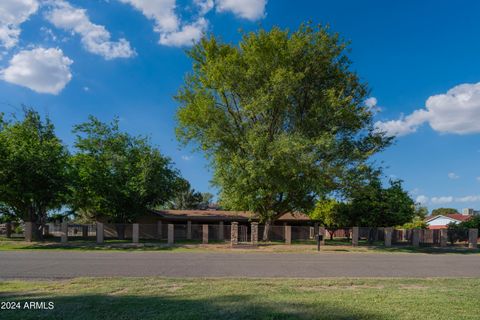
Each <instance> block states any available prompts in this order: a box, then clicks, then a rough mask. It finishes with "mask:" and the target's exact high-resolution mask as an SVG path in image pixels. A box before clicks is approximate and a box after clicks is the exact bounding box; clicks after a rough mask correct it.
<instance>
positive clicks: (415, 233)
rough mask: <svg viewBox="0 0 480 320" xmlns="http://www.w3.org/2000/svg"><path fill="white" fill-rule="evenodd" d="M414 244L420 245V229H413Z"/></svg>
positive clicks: (414, 245)
mask: <svg viewBox="0 0 480 320" xmlns="http://www.w3.org/2000/svg"><path fill="white" fill-rule="evenodd" d="M412 246H413V247H415V248H417V247H420V229H413V230H412Z"/></svg>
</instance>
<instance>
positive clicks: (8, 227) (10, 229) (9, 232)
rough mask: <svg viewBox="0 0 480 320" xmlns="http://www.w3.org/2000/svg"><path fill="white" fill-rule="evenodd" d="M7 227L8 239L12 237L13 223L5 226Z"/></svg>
mask: <svg viewBox="0 0 480 320" xmlns="http://www.w3.org/2000/svg"><path fill="white" fill-rule="evenodd" d="M5 227H6V229H7V230H6V231H7V238H10V237H11V236H12V223H11V222H7V225H6V226H5Z"/></svg>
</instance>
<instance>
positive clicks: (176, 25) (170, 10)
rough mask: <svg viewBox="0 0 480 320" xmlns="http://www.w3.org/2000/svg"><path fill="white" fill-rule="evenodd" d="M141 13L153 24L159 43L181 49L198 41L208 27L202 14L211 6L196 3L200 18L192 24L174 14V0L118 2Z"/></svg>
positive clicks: (209, 4)
mask: <svg viewBox="0 0 480 320" xmlns="http://www.w3.org/2000/svg"><path fill="white" fill-rule="evenodd" d="M119 1H121V2H123V3H126V4H130V5H131V6H133V7H134V8H135V9H137V10H139V11H141V12H142V13H143V15H144V16H145V17H147V18H148V19H150V20H153V21H154V22H155V26H154V31H155V32H157V33H159V34H160V39H159V41H158V42H159V43H160V44H163V45H166V46H175V47H181V46H185V45H190V44H192V43H193V42H195V41H198V40H199V39H200V38H201V37H202V34H203V33H204V32H205V31H206V29H207V27H208V22H207V20H205V18H203V16H202V15H203V14H205V13H206V12H208V11H209V10H210V9H211V8H210V9H209V7H210V6H212V4H211V3H209V2H208V1H205V2H204V1H196V4H197V5H198V6H199V8H200V11H201V12H200V13H201V15H200V17H199V18H198V19H196V21H194V22H192V23H183V22H182V21H181V20H180V18H179V17H178V16H177V14H176V13H175V8H176V5H175V0H119Z"/></svg>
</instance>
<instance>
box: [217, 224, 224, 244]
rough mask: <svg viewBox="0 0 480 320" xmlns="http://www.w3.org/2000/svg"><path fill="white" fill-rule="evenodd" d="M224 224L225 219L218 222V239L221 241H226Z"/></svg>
mask: <svg viewBox="0 0 480 320" xmlns="http://www.w3.org/2000/svg"><path fill="white" fill-rule="evenodd" d="M223 228H224V226H223V221H220V222H219V223H218V240H219V241H224V240H225V234H224V229H223Z"/></svg>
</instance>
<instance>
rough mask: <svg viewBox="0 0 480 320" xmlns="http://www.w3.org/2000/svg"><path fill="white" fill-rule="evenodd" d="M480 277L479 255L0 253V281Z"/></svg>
mask: <svg viewBox="0 0 480 320" xmlns="http://www.w3.org/2000/svg"><path fill="white" fill-rule="evenodd" d="M84 276H91V277H100V276H101V277H110V276H128V277H129V276H133V277H139V276H165V277H289V278H292V277H293V278H297V277H298V278H316V277H480V255H476V254H472V255H463V254H381V253H380V254H375V253H368V254H361V253H319V254H293V253H287V254H281V253H166V252H65V251H63V252H62V251H4V252H1V251H0V279H14V278H17V279H52V278H72V277H84Z"/></svg>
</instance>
